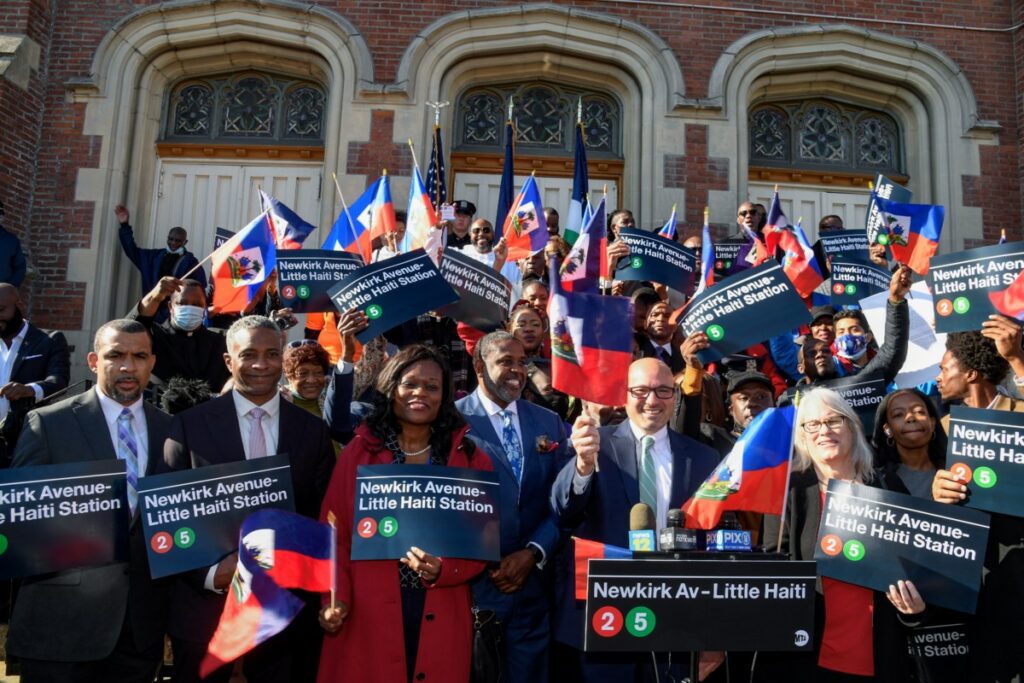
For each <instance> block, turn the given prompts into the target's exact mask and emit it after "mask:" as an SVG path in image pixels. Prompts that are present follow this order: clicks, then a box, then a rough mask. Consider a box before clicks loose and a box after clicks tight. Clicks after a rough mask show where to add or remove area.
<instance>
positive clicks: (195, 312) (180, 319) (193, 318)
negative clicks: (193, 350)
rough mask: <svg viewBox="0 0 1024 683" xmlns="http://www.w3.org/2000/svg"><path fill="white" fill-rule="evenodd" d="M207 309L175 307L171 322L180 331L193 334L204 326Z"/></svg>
mask: <svg viewBox="0 0 1024 683" xmlns="http://www.w3.org/2000/svg"><path fill="white" fill-rule="evenodd" d="M205 314H206V309H205V308H202V307H201V306H180V305H179V306H175V307H174V312H173V313H172V314H171V322H172V323H174V326H175V327H177V328H178V329H179V330H184V331H185V332H191V331H192V330H194V329H196V328H197V327H199V326H200V325H202V324H203V317H204V316H205Z"/></svg>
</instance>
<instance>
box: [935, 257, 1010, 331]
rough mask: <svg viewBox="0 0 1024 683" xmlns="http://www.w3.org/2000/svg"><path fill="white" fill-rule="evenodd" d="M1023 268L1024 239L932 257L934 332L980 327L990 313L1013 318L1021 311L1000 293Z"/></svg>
mask: <svg viewBox="0 0 1024 683" xmlns="http://www.w3.org/2000/svg"><path fill="white" fill-rule="evenodd" d="M1022 271H1024V242H1007V243H1006V244H994V245H992V246H988V247H979V248H977V249H968V250H966V251H958V252H956V253H955V254H943V255H942V256H933V257H932V260H931V265H930V267H929V269H928V286H929V287H930V288H931V290H932V296H933V298H934V311H935V331H936V332H965V331H970V330H980V329H981V323H983V322H984V321H985V320H987V319H988V317H989V316H990V315H992V314H993V313H1001V314H1003V315H1008V316H1010V317H1011V318H1016V317H1018V316H1019V315H1021V314H1022V313H1024V311H1021V310H1020V309H1019V304H1015V302H1014V301H1013V300H1014V299H1015V297H1013V296H1010V297H1006V299H1009V301H1006V300H1004V296H1003V295H1002V294H1001V293H1002V292H1004V291H1006V290H1007V289H1008V288H1009V287H1010V285H1012V284H1013V283H1014V281H1015V280H1016V279H1017V278H1018V277H1019V276H1020V275H1021V273H1022Z"/></svg>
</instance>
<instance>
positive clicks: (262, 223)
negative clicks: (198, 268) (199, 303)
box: [210, 209, 277, 313]
mask: <svg viewBox="0 0 1024 683" xmlns="http://www.w3.org/2000/svg"><path fill="white" fill-rule="evenodd" d="M274 242H275V240H274V224H273V220H272V219H271V217H270V210H269V209H268V210H266V211H264V212H263V213H261V214H260V215H259V216H256V218H254V219H253V220H252V222H250V223H249V225H247V226H245V227H244V228H242V229H241V230H239V231H238V232H237V233H235V234H234V235H233V236H232V237H231V238H230V239H229V240H228V241H226V242H225V243H224V244H222V245H220V246H219V247H217V249H215V250H214V252H213V253H212V254H211V255H210V261H211V262H212V265H213V267H212V268H211V269H210V272H211V279H212V280H213V302H212V308H213V310H214V311H215V312H217V313H241V312H242V311H244V310H245V309H246V307H247V306H248V305H249V304H250V303H251V302H252V300H253V299H255V298H256V296H257V295H258V294H259V291H260V289H261V288H262V287H263V283H264V281H265V280H266V279H267V278H268V277H269V276H270V272H271V271H272V270H274V268H275V267H276V266H277V247H276V245H275V243H274Z"/></svg>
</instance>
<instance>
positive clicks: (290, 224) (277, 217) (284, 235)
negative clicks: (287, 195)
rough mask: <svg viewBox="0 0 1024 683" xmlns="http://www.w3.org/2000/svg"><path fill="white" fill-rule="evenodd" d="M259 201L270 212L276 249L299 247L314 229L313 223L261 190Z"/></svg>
mask: <svg viewBox="0 0 1024 683" xmlns="http://www.w3.org/2000/svg"><path fill="white" fill-rule="evenodd" d="M260 202H262V204H263V208H264V209H266V210H267V211H269V212H270V220H271V222H272V223H273V226H274V233H275V236H276V238H277V248H278V249H301V248H302V243H303V242H305V241H306V238H307V237H309V236H310V235H312V234H313V233H314V232H315V231H316V226H315V225H313V224H312V223H307V222H306V221H304V220H302V219H301V218H300V217H299V214H297V213H295V212H294V211H292V210H291V209H290V208H289V207H288V206H286V205H285V204H283V203H282V202H280V201H278V200H277V199H276V198H275V197H273V196H271V195H269V194H267V193H266V192H264V191H263V190H260Z"/></svg>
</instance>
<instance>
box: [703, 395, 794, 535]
mask: <svg viewBox="0 0 1024 683" xmlns="http://www.w3.org/2000/svg"><path fill="white" fill-rule="evenodd" d="M795 410H796V409H795V408H794V407H793V406H786V407H785V408H768V409H767V410H765V411H764V412H763V413H761V414H760V415H758V416H757V417H755V418H754V419H753V421H752V422H751V423H750V425H749V426H748V427H747V428H746V429H744V430H743V434H741V435H740V438H739V439H738V440H737V441H736V445H734V446H733V447H732V451H730V452H729V455H727V456H725V459H724V460H722V462H721V464H719V465H718V467H716V468H715V471H714V472H712V473H711V476H709V477H708V478H707V480H705V482H704V483H703V484H701V485H700V487H699V488H698V489H697V492H696V493H694V494H693V497H692V498H690V499H689V500H688V501H686V503H684V504H683V513H684V514H685V515H686V526H687V527H689V528H691V529H713V528H714V527H715V526H716V525H717V524H718V521H719V519H721V517H722V513H723V512H725V511H727V510H747V511H750V512H763V513H765V514H774V515H778V514H782V499H783V498H784V497H785V494H786V487H787V486H788V485H789V456H790V451H791V449H792V445H793V419H794V415H795Z"/></svg>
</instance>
